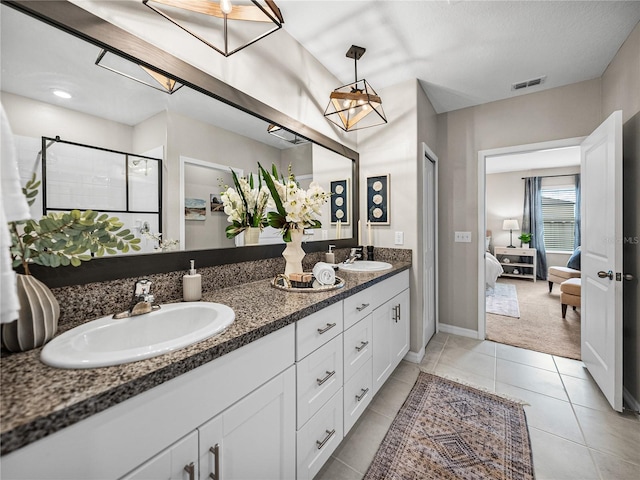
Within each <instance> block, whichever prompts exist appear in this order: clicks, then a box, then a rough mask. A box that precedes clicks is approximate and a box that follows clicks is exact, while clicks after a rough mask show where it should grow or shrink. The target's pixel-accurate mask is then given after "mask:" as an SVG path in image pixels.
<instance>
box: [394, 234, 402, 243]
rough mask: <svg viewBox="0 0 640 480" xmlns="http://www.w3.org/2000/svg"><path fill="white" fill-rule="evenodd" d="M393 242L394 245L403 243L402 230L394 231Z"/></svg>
mask: <svg viewBox="0 0 640 480" xmlns="http://www.w3.org/2000/svg"><path fill="white" fill-rule="evenodd" d="M393 243H394V244H395V245H404V232H396V234H395V237H394V242H393Z"/></svg>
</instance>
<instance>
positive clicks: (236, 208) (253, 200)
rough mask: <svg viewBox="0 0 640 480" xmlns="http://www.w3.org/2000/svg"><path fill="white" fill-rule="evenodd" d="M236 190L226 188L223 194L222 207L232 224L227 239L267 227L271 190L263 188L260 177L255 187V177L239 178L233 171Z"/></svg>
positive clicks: (226, 230)
mask: <svg viewBox="0 0 640 480" xmlns="http://www.w3.org/2000/svg"><path fill="white" fill-rule="evenodd" d="M231 174H232V175H233V183H234V184H235V187H236V188H235V189H234V188H232V187H229V186H225V188H226V190H225V191H224V192H222V194H221V198H222V205H223V207H224V213H225V214H226V215H227V221H228V222H229V223H231V225H229V226H228V227H227V228H226V229H225V232H226V234H227V238H233V237H235V236H236V235H238V234H239V233H240V232H242V231H244V230H246V229H247V228H249V227H258V228H260V229H262V228H263V227H265V226H266V225H267V221H266V218H265V211H266V209H267V205H268V204H269V189H268V188H267V187H266V186H262V180H261V179H260V177H258V186H257V188H255V187H254V182H253V175H249V178H248V179H247V178H246V177H238V176H237V175H236V173H235V172H234V171H233V170H231Z"/></svg>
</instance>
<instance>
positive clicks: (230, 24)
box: [142, 0, 284, 57]
mask: <svg viewBox="0 0 640 480" xmlns="http://www.w3.org/2000/svg"><path fill="white" fill-rule="evenodd" d="M142 3H144V4H145V5H146V6H147V7H149V8H150V9H151V10H153V11H154V12H156V13H158V14H159V15H161V16H162V17H164V18H166V19H167V20H169V21H170V22H171V23H173V24H174V25H176V26H178V27H180V28H181V29H182V30H184V31H185V32H187V33H188V34H190V35H192V36H194V37H195V38H197V39H198V40H200V41H201V42H203V43H205V44H206V45H208V46H209V47H211V48H213V49H214V50H215V51H216V52H218V53H221V54H222V55H224V56H225V57H228V56H229V55H233V54H234V53H236V52H238V51H240V50H242V49H243V48H245V47H248V46H249V45H251V44H253V43H255V42H257V41H258V40H260V39H262V38H264V37H266V36H267V35H270V34H272V33H273V32H275V31H276V30H279V29H281V28H282V24H283V23H284V19H283V17H282V13H281V12H280V9H279V8H278V6H277V5H276V3H275V2H274V1H273V0H250V1H247V0H233V2H232V1H231V0H221V1H219V2H217V1H209V0H142ZM194 14H195V15H194ZM216 45H217V46H216Z"/></svg>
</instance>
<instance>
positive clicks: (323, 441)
mask: <svg viewBox="0 0 640 480" xmlns="http://www.w3.org/2000/svg"><path fill="white" fill-rule="evenodd" d="M326 432H327V436H326V437H324V440H322V441H320V440H316V445H317V446H318V450H320V449H321V448H322V447H324V444H325V443H327V442H328V441H329V439H330V438H331V437H333V435H334V434H335V433H336V429H335V428H334V429H333V430H331V431H329V430H326Z"/></svg>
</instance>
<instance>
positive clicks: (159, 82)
mask: <svg viewBox="0 0 640 480" xmlns="http://www.w3.org/2000/svg"><path fill="white" fill-rule="evenodd" d="M96 65H98V66H99V67H102V68H104V69H107V70H109V71H110V72H114V73H117V74H118V75H122V76H123V77H127V78H129V79H131V80H135V81H136V82H139V83H142V84H144V85H146V86H148V87H151V88H155V89H156V90H160V91H161V92H164V93H168V94H169V95H171V94H172V93H174V92H175V91H177V90H179V89H180V88H181V87H182V84H181V83H178V82H176V81H175V80H174V79H173V78H171V77H167V76H166V75H163V74H162V73H159V72H156V71H155V70H152V69H150V68H147V67H145V66H143V65H138V64H136V63H132V62H130V61H129V60H126V59H124V58H122V57H120V56H118V55H115V54H113V53H111V52H109V51H107V50H101V51H100V54H99V55H98V58H97V59H96Z"/></svg>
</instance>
